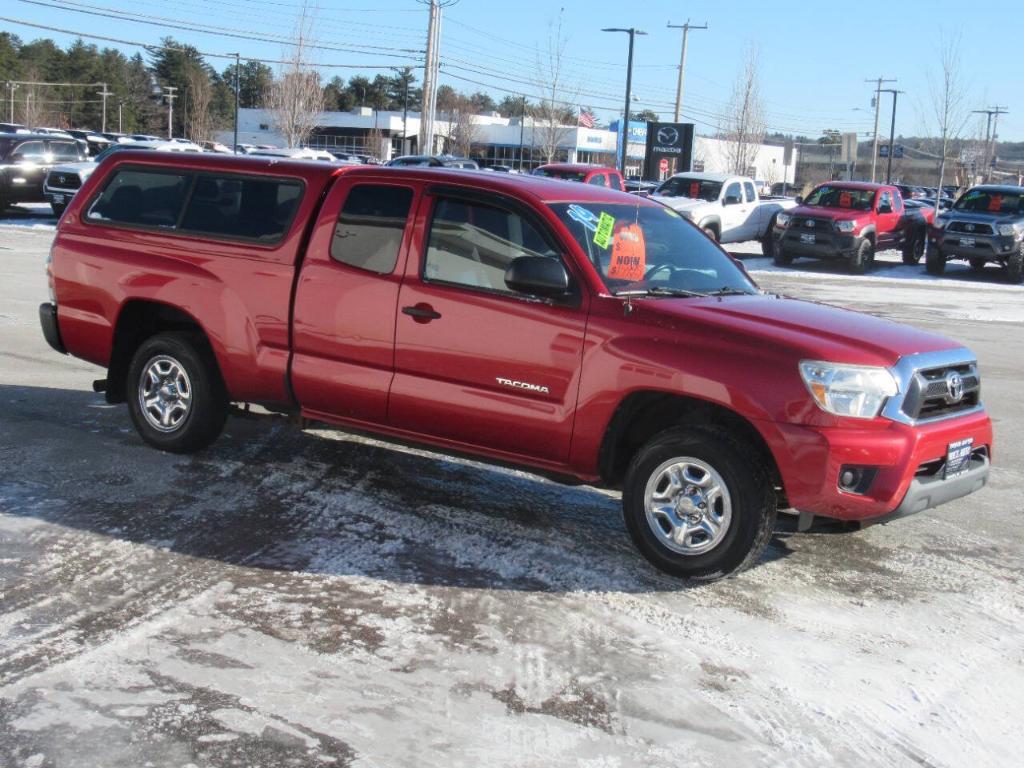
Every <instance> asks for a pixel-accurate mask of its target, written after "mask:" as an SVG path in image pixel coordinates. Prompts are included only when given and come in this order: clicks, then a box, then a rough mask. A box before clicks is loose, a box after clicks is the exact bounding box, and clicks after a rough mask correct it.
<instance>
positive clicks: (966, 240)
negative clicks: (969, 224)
mask: <svg viewBox="0 0 1024 768" xmlns="http://www.w3.org/2000/svg"><path fill="white" fill-rule="evenodd" d="M974 242H975V241H974V238H973V237H961V238H960V245H962V246H963V247H964V248H973V247H974Z"/></svg>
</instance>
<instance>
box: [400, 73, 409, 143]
mask: <svg viewBox="0 0 1024 768" xmlns="http://www.w3.org/2000/svg"><path fill="white" fill-rule="evenodd" d="M408 140H409V78H408V77H406V78H405V94H404V95H403V96H402V151H401V152H400V154H403V155H404V154H406V152H408V150H407V149H406V147H405V142H406V141H408Z"/></svg>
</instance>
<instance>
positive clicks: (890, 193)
mask: <svg viewBox="0 0 1024 768" xmlns="http://www.w3.org/2000/svg"><path fill="white" fill-rule="evenodd" d="M897 198H898V199H899V209H897ZM902 216H903V199H902V197H899V193H898V192H896V190H895V189H892V188H889V187H886V188H883V189H880V190H879V191H878V194H876V195H875V232H876V234H877V245H876V247H877V249H878V250H882V249H883V248H889V247H892V246H894V245H899V243H900V242H901V239H902V238H901V236H900V235H901V231H902V230H901V228H900V219H901V218H902Z"/></svg>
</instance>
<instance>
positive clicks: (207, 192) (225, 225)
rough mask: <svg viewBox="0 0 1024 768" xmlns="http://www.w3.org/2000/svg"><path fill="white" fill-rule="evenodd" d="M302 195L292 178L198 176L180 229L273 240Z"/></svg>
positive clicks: (285, 226)
mask: <svg viewBox="0 0 1024 768" xmlns="http://www.w3.org/2000/svg"><path fill="white" fill-rule="evenodd" d="M301 197H302V184H301V183H300V182H298V181H295V180H291V179H274V178H266V179H262V178H258V179H254V178H243V177H240V176H208V175H201V176H199V177H198V178H197V179H196V185H195V189H194V190H193V191H192V196H191V197H190V198H189V202H188V207H187V209H186V210H185V217H184V218H183V219H182V221H181V229H182V230H186V231H188V232H202V233H203V234H208V235H219V236H222V237H229V238H239V239H244V240H259V241H261V242H268V243H272V242H276V241H278V240H280V239H281V238H282V237H283V236H284V234H285V232H287V231H288V228H289V227H290V226H291V222H292V219H293V218H294V217H295V210H296V209H297V208H298V203H299V200H300V198H301Z"/></svg>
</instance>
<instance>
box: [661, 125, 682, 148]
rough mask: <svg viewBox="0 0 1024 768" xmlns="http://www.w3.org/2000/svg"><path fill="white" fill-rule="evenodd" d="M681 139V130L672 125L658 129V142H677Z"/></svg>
mask: <svg viewBox="0 0 1024 768" xmlns="http://www.w3.org/2000/svg"><path fill="white" fill-rule="evenodd" d="M677 141H679V131H677V130H676V129H675V128H672V127H670V126H667V125H666V126H665V127H664V128H659V129H658V143H659V144H675V143H676V142H677Z"/></svg>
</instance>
